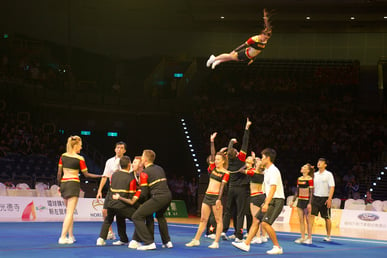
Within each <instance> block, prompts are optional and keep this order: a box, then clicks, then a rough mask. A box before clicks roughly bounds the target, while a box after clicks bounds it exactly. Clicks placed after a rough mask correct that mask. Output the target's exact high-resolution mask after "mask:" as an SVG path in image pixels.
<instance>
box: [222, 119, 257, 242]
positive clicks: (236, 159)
mask: <svg viewBox="0 0 387 258" xmlns="http://www.w3.org/2000/svg"><path fill="white" fill-rule="evenodd" d="M250 125H251V121H250V120H249V118H247V120H246V125H245V132H244V135H243V140H242V147H241V150H240V151H239V152H238V151H237V150H236V149H235V148H233V145H234V144H235V143H236V142H237V141H236V139H231V140H230V143H229V145H228V148H227V156H228V171H230V180H229V183H228V192H227V203H226V207H225V211H224V216H223V233H222V238H223V239H224V240H227V239H228V237H227V235H226V232H227V231H228V228H229V226H230V219H231V216H232V214H233V213H232V211H233V209H235V214H236V217H234V228H235V233H234V235H235V241H237V242H238V241H242V239H243V220H244V217H245V216H247V219H248V228H249V225H251V221H252V217H251V213H250V212H249V200H250V189H249V185H250V181H249V178H248V176H247V175H245V174H243V173H239V170H240V169H241V168H242V167H244V166H245V161H246V152H247V146H248V143H249V128H250Z"/></svg>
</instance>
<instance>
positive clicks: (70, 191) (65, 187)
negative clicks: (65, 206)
mask: <svg viewBox="0 0 387 258" xmlns="http://www.w3.org/2000/svg"><path fill="white" fill-rule="evenodd" d="M58 166H59V167H62V168H67V169H71V170H77V171H78V173H77V174H76V175H74V176H71V177H62V178H61V180H60V192H61V195H62V197H63V198H64V199H68V198H70V197H74V196H76V197H79V193H80V191H81V184H80V182H81V181H80V180H79V175H78V174H79V171H81V172H85V171H87V167H86V162H85V159H84V158H83V157H82V156H80V155H75V156H70V155H68V154H67V153H63V154H62V156H61V157H60V159H59V164H58Z"/></svg>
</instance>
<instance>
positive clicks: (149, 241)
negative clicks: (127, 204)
mask: <svg viewBox="0 0 387 258" xmlns="http://www.w3.org/2000/svg"><path fill="white" fill-rule="evenodd" d="M155 158H156V154H155V152H154V151H152V150H144V151H143V153H142V156H141V161H142V162H143V164H144V166H145V169H144V171H143V173H142V174H141V178H140V186H141V189H143V188H147V189H148V190H149V196H150V198H149V199H148V200H146V201H145V202H144V203H143V204H142V205H141V206H140V207H139V208H138V209H137V211H136V212H135V213H134V214H133V216H132V220H133V223H134V225H135V227H136V233H137V236H138V237H139V239H141V242H142V243H143V245H142V246H138V248H137V250H152V249H156V244H155V242H154V238H153V234H152V233H153V232H149V230H148V228H147V226H146V224H145V221H146V218H147V217H148V216H150V215H152V214H153V213H156V219H157V221H158V224H159V231H160V235H161V240H162V242H163V246H164V247H167V248H172V247H173V244H172V242H171V237H170V236H169V231H168V224H167V220H166V219H165V217H164V213H165V211H166V210H167V209H168V207H169V204H170V203H171V200H172V193H171V191H170V190H169V187H168V184H167V178H166V176H165V172H164V169H163V168H162V167H160V166H158V165H155V164H153V162H154V160H155Z"/></svg>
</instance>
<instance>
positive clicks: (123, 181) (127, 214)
mask: <svg viewBox="0 0 387 258" xmlns="http://www.w3.org/2000/svg"><path fill="white" fill-rule="evenodd" d="M120 166H121V170H119V171H117V172H115V173H114V174H113V175H112V178H111V184H110V189H109V191H108V194H109V195H118V196H120V197H122V198H131V199H132V198H134V199H138V198H139V197H140V194H141V191H140V190H139V189H138V188H137V181H136V177H135V175H134V172H133V171H129V169H130V167H131V160H130V157H128V156H122V157H121V158H120ZM118 199H119V198H117V197H116V198H113V196H109V198H106V200H107V201H108V203H107V206H106V207H107V216H106V218H105V220H104V222H103V224H102V227H101V232H100V234H99V238H98V239H97V245H105V244H106V243H105V240H106V238H107V235H108V231H109V227H110V226H111V224H112V223H113V220H114V217H115V216H120V217H122V218H128V219H131V218H132V215H133V213H134V212H135V211H136V208H137V205H136V204H127V203H125V202H122V201H120V200H118ZM117 229H118V235H119V236H120V240H119V241H116V242H114V243H113V245H124V244H128V242H129V239H128V236H127V234H126V224H122V225H121V224H117Z"/></svg>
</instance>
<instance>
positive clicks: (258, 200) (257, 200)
mask: <svg viewBox="0 0 387 258" xmlns="http://www.w3.org/2000/svg"><path fill="white" fill-rule="evenodd" d="M265 199H266V195H265V194H258V195H254V196H250V203H252V204H253V205H254V206H257V207H261V205H262V204H263V203H264V202H265Z"/></svg>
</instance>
